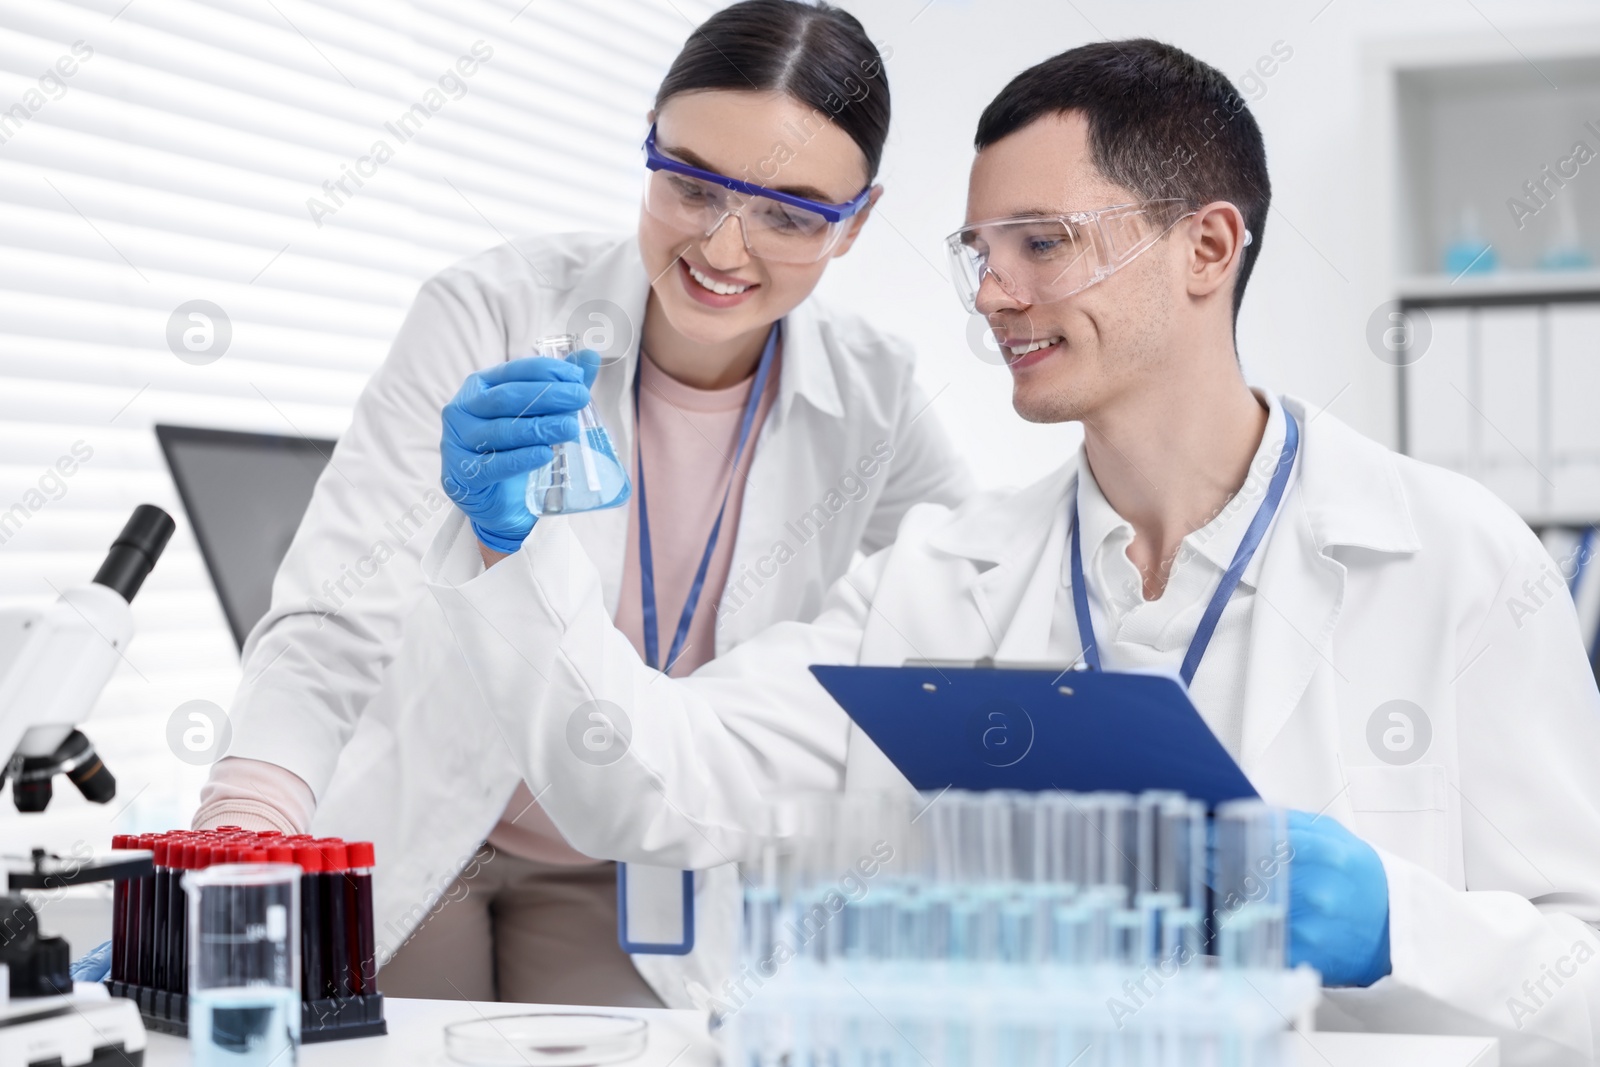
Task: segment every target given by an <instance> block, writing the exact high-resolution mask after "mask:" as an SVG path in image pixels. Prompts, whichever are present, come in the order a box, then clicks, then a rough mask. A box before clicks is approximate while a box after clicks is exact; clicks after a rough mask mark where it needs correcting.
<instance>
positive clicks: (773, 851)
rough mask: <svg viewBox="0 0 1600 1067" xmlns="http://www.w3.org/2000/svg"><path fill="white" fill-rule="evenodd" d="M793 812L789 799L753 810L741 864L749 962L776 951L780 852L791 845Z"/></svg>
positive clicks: (781, 861)
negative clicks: (753, 828)
mask: <svg viewBox="0 0 1600 1067" xmlns="http://www.w3.org/2000/svg"><path fill="white" fill-rule="evenodd" d="M793 813H794V808H793V802H792V801H784V800H774V801H770V802H768V803H766V804H763V805H762V807H761V810H760V811H759V812H757V814H756V832H755V843H754V844H753V845H752V847H751V852H750V857H749V858H748V859H747V860H746V861H745V862H744V863H742V864H740V869H741V874H742V875H743V877H742V879H741V880H742V881H743V882H744V945H743V949H744V959H745V962H747V963H749V964H751V965H752V966H753V965H755V964H756V963H759V962H760V961H761V960H763V959H766V958H768V957H770V956H772V955H774V954H775V953H776V952H777V947H778V930H779V921H780V915H781V910H782V907H783V884H782V880H781V868H782V863H783V859H782V856H781V855H780V853H781V851H782V850H783V849H784V848H786V847H792V845H793V834H794V825H793V824H794V818H793ZM786 817H787V818H786ZM786 823H787V827H786ZM786 829H787V833H786V832H785V830H786Z"/></svg>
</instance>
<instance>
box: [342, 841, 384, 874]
mask: <svg viewBox="0 0 1600 1067" xmlns="http://www.w3.org/2000/svg"><path fill="white" fill-rule="evenodd" d="M344 850H345V854H346V855H347V856H348V857H349V860H350V866H351V867H352V868H361V867H372V866H375V865H376V863H377V856H376V854H375V853H374V851H373V848H372V842H371V841H352V842H350V843H349V844H348V845H346V846H345V847H344Z"/></svg>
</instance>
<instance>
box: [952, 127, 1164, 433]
mask: <svg viewBox="0 0 1600 1067" xmlns="http://www.w3.org/2000/svg"><path fill="white" fill-rule="evenodd" d="M1140 199H1141V197H1140V196H1139V195H1138V194H1137V193H1135V192H1133V191H1132V190H1130V189H1127V188H1124V187H1123V186H1120V185H1117V184H1114V183H1113V182H1111V181H1109V180H1107V179H1106V178H1105V177H1104V176H1103V175H1101V174H1100V172H1099V171H1098V170H1097V169H1096V167H1095V165H1094V162H1093V159H1092V156H1091V152H1090V147H1089V127H1088V123H1087V121H1086V120H1085V119H1084V118H1083V116H1082V115H1081V114H1078V113H1073V112H1068V113H1064V114H1062V113H1058V114H1053V115H1047V116H1045V117H1043V118H1041V119H1038V120H1037V121H1035V122H1032V123H1030V124H1029V125H1027V126H1024V127H1023V128H1021V129H1020V130H1017V131H1016V132H1015V133H1012V134H1010V135H1009V136H1006V137H1003V138H1001V139H1000V140H998V141H996V142H995V143H993V144H991V145H989V146H988V147H987V148H985V149H983V151H982V152H980V153H979V154H978V157H977V160H976V161H975V162H974V163H973V165H972V178H971V183H970V185H969V188H968V197H967V222H968V223H969V224H971V223H973V222H978V221H982V220H987V219H997V218H1007V217H1011V216H1016V215H1031V214H1044V213H1064V212H1069V211H1090V210H1095V209H1098V208H1104V207H1110V206H1112V205H1116V204H1128V203H1133V202H1136V201H1138V200H1140ZM1177 232H1178V231H1174V234H1169V235H1168V237H1166V238H1163V239H1162V240H1159V241H1157V242H1156V243H1155V244H1154V245H1153V246H1152V247H1151V248H1149V249H1148V250H1147V251H1145V252H1144V253H1143V254H1141V255H1140V256H1138V257H1137V258H1135V259H1134V260H1132V261H1131V262H1129V263H1128V264H1126V265H1125V266H1123V267H1122V268H1121V269H1119V270H1118V271H1117V272H1116V273H1114V274H1112V275H1111V276H1110V277H1109V278H1106V279H1105V280H1103V281H1101V282H1098V283H1096V284H1094V285H1090V286H1089V287H1088V288H1086V289H1083V290H1082V291H1080V292H1078V293H1075V294H1073V295H1071V296H1068V297H1066V298H1064V299H1060V300H1055V301H1052V302H1049V303H1038V304H1030V303H1026V302H1024V301H1022V300H1019V299H1016V298H1015V297H1013V296H1011V295H1009V294H1007V293H1006V292H1005V291H1004V290H1003V289H1002V288H1001V287H1000V284H999V283H998V282H997V281H996V280H995V279H994V278H993V277H988V278H986V279H985V280H984V282H983V286H982V288H981V289H980V290H979V292H978V297H977V309H978V311H979V313H981V314H983V315H984V316H985V317H987V319H988V321H989V326H990V329H991V330H993V331H994V334H995V337H996V339H997V340H998V341H999V342H1000V344H1001V345H1002V347H1003V349H1004V350H1005V351H1006V353H1007V360H1008V363H1009V366H1010V369H1011V375H1012V405H1013V406H1014V407H1015V408H1016V410H1017V413H1018V414H1019V415H1021V416H1022V417H1023V418H1025V419H1028V420H1029V421H1030V422H1069V421H1077V420H1083V419H1086V418H1087V419H1091V420H1092V419H1093V418H1094V417H1095V414H1096V412H1099V411H1102V410H1105V409H1106V408H1107V407H1108V406H1111V405H1114V404H1116V403H1117V402H1118V400H1119V399H1121V398H1123V397H1126V396H1129V395H1131V394H1132V393H1133V392H1135V391H1136V390H1137V389H1139V387H1140V386H1141V383H1143V382H1146V381H1148V380H1149V379H1150V377H1151V376H1152V375H1156V374H1160V373H1161V371H1162V367H1163V365H1164V364H1165V363H1167V362H1169V361H1170V360H1173V359H1176V358H1178V356H1177V353H1179V352H1180V351H1181V347H1182V346H1181V338H1177V337H1176V336H1175V335H1176V334H1177V333H1180V332H1181V329H1180V327H1179V324H1180V322H1181V320H1182V318H1183V315H1182V313H1181V309H1182V307H1183V301H1184V300H1185V284H1186V283H1185V276H1184V270H1183V265H1184V263H1185V257H1186V255H1187V251H1188V250H1187V248H1186V247H1185V243H1184V241H1182V240H1174V239H1173V238H1174V236H1175V235H1176V233H1177Z"/></svg>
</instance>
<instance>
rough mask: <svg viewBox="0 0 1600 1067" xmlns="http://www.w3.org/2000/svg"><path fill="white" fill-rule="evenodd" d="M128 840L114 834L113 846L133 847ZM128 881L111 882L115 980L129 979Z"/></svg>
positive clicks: (112, 965) (125, 837)
mask: <svg viewBox="0 0 1600 1067" xmlns="http://www.w3.org/2000/svg"><path fill="white" fill-rule="evenodd" d="M128 840H129V835H127V834H113V835H112V837H111V847H112V848H113V849H128V848H132V847H133V846H132V845H130V844H129V843H128ZM128 882H129V879H127V878H118V879H117V880H116V881H115V882H113V883H112V884H111V980H112V981H113V982H126V981H127V980H128Z"/></svg>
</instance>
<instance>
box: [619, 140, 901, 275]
mask: <svg viewBox="0 0 1600 1067" xmlns="http://www.w3.org/2000/svg"><path fill="white" fill-rule="evenodd" d="M644 165H645V167H646V168H647V169H648V170H649V172H650V173H649V177H648V179H647V180H646V182H645V186H644V209H645V210H646V211H647V212H649V213H650V215H651V216H652V217H653V218H655V219H658V220H659V221H661V222H663V223H665V224H666V225H668V226H670V227H672V228H673V229H674V230H677V231H678V232H680V233H683V234H685V235H690V234H692V235H694V236H696V237H701V238H706V237H710V236H711V235H712V234H714V233H716V232H717V229H718V228H719V227H720V226H721V225H722V224H723V223H725V222H727V221H728V220H729V219H730V218H736V219H737V220H738V222H739V229H740V232H741V233H742V234H743V235H744V247H745V250H746V251H748V252H749V253H750V254H751V255H752V256H755V257H756V258H758V259H768V260H772V261H773V262H775V263H815V262H817V261H818V260H820V259H822V258H824V257H825V256H827V254H828V253H829V252H832V251H833V250H834V248H835V247H837V246H838V244H839V238H841V237H843V236H844V232H845V230H846V229H847V228H848V227H849V224H850V220H851V219H852V218H854V217H855V216H856V215H857V214H859V213H860V212H861V209H862V208H864V207H866V206H867V201H868V199H869V194H870V193H871V192H872V189H871V187H870V186H869V187H868V188H866V189H863V190H861V193H860V195H858V196H857V197H856V198H855V199H854V200H851V201H850V202H849V203H846V204H824V203H820V202H818V201H815V200H807V199H805V198H804V197H800V196H793V195H791V194H789V193H783V192H779V191H778V190H776V189H768V188H766V187H765V186H761V185H755V184H753V183H751V182H744V181H740V180H739V179H737V178H729V177H726V176H725V175H721V174H717V173H716V172H714V171H709V170H701V169H700V168H699V167H691V166H689V165H688V164H687V163H680V162H678V161H677V160H676V159H670V158H668V157H667V156H664V155H662V154H661V152H660V151H659V150H658V149H657V148H656V128H655V127H654V126H651V127H650V135H649V136H648V137H646V138H645V141H644Z"/></svg>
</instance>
